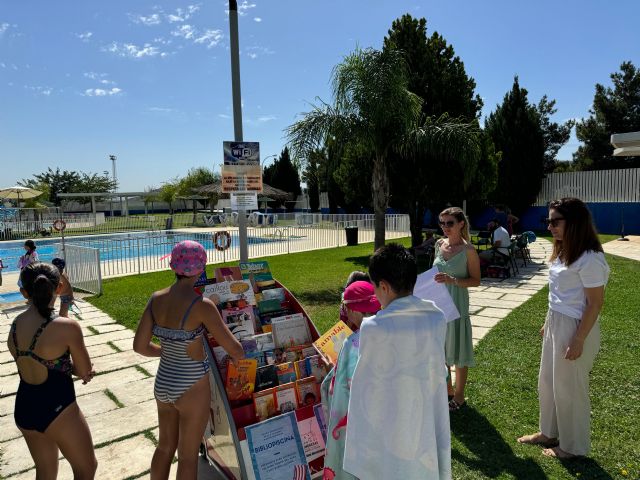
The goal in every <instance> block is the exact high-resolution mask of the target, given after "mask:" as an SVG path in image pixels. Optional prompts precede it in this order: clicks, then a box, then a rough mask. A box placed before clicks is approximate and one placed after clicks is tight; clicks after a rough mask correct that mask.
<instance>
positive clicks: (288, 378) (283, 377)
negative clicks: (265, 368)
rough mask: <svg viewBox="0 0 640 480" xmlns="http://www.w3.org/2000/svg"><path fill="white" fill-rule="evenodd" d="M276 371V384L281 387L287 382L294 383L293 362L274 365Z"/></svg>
mask: <svg viewBox="0 0 640 480" xmlns="http://www.w3.org/2000/svg"><path fill="white" fill-rule="evenodd" d="M276 371H277V372H278V383H279V384H280V385H283V384H285V383H289V382H295V381H296V379H297V377H296V369H295V367H294V366H293V362H287V363H280V364H278V365H276Z"/></svg>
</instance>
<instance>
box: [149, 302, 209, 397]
mask: <svg viewBox="0 0 640 480" xmlns="http://www.w3.org/2000/svg"><path fill="white" fill-rule="evenodd" d="M201 299H202V297H196V298H195V299H194V300H193V302H191V305H189V308H188V309H187V312H186V313H185V314H184V317H183V318H182V322H180V329H177V330H176V329H175V328H166V327H161V326H160V325H157V324H156V322H155V318H153V310H151V302H150V303H149V311H150V313H151V318H152V319H153V334H154V335H155V336H156V337H158V338H159V339H160V346H161V349H162V350H161V354H160V366H159V367H158V373H157V374H156V381H155V385H154V387H153V393H154V395H155V397H156V400H158V401H160V402H163V403H175V402H177V401H178V399H179V398H180V397H181V396H182V395H183V394H184V392H186V391H187V390H189V388H191V386H192V385H193V384H194V383H196V382H197V381H198V380H200V379H201V378H202V377H203V376H204V375H206V374H207V373H208V372H209V362H208V361H207V358H206V357H205V359H204V360H194V359H193V358H191V357H190V356H189V354H188V353H187V348H188V347H189V345H191V343H193V342H198V341H202V335H203V333H204V331H205V329H204V326H203V325H200V326H199V327H198V328H196V329H195V330H183V328H184V323H185V321H186V320H187V317H188V316H189V312H191V308H192V307H193V305H194V304H195V303H196V302H197V301H198V300H201ZM152 300H153V299H152Z"/></svg>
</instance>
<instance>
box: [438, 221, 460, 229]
mask: <svg viewBox="0 0 640 480" xmlns="http://www.w3.org/2000/svg"><path fill="white" fill-rule="evenodd" d="M438 224H440V226H441V227H447V228H451V227H453V226H454V225H455V224H456V222H455V221H454V220H447V221H446V222H438Z"/></svg>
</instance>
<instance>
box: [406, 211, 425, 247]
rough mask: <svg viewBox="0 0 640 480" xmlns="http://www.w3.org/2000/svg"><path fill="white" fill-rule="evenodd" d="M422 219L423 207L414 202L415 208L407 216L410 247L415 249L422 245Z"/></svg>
mask: <svg viewBox="0 0 640 480" xmlns="http://www.w3.org/2000/svg"><path fill="white" fill-rule="evenodd" d="M423 217H424V206H423V205H421V204H420V202H416V205H415V208H413V209H412V211H411V213H410V215H409V222H410V227H409V228H410V230H411V246H412V247H415V246H417V245H420V244H421V243H422V219H423Z"/></svg>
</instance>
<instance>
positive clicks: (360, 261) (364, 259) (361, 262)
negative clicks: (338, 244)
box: [344, 255, 370, 272]
mask: <svg viewBox="0 0 640 480" xmlns="http://www.w3.org/2000/svg"><path fill="white" fill-rule="evenodd" d="M369 257H370V255H362V256H361V257H347V258H345V259H344V261H345V262H350V263H352V264H353V265H356V266H358V267H361V270H362V271H363V272H367V271H369Z"/></svg>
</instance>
